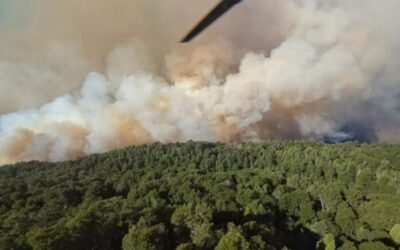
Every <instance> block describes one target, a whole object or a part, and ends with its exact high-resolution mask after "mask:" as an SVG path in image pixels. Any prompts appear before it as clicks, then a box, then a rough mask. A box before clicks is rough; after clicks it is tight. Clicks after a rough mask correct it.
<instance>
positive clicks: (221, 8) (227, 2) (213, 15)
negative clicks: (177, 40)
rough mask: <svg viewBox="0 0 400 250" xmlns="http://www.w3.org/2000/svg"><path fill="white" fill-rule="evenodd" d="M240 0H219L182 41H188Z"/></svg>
mask: <svg viewBox="0 0 400 250" xmlns="http://www.w3.org/2000/svg"><path fill="white" fill-rule="evenodd" d="M241 1H242V0H223V1H222V2H220V3H219V4H218V5H217V6H215V8H214V9H213V10H212V11H211V12H210V13H209V14H208V15H207V16H206V17H205V18H203V20H201V21H200V23H199V24H197V25H196V27H194V28H193V30H192V31H190V33H189V34H187V35H186V36H185V38H183V39H182V41H181V42H182V43H186V42H189V41H190V40H192V39H193V38H194V37H195V36H197V35H198V34H199V33H201V32H202V31H203V30H205V29H206V28H207V27H208V26H210V25H211V24H212V23H213V22H215V21H216V20H217V19H218V18H220V17H221V16H222V15H223V14H225V13H226V12H227V11H228V10H229V9H231V8H232V7H233V6H235V5H236V4H238V3H240V2H241Z"/></svg>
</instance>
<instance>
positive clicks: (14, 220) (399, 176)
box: [0, 140, 400, 250]
mask: <svg viewBox="0 0 400 250" xmlns="http://www.w3.org/2000/svg"><path fill="white" fill-rule="evenodd" d="M399 244H400V146H394V145H386V144H370V145H368V144H356V143H345V144H336V145H329V144H319V143H313V142H293V141H280V140H279V141H270V142H266V143H248V144H238V145H226V144H213V143H194V142H188V143H183V144H171V145H162V144H154V145H145V146H135V147H130V148H127V149H122V150H117V151H113V152H111V153H107V154H100V155H93V156H89V157H85V158H82V159H79V160H75V161H68V162H62V163H40V162H30V163H21V164H17V165H15V166H5V167H2V168H0V249H5V250H11V249H57V250H62V249H74V250H78V249H82V250H83V249H84V250H88V249H121V248H122V249H143V250H144V249H157V250H158V249H180V250H184V249H185V250H186V249H187V250H189V249H217V250H228V249H328V250H334V249H348V250H351V249H361V250H377V249H378V250H379V249H399V246H400V245H399Z"/></svg>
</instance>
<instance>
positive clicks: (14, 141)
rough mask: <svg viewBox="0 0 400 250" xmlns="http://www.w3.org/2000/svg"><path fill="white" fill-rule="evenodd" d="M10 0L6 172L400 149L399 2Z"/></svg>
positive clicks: (1, 84)
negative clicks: (194, 149)
mask: <svg viewBox="0 0 400 250" xmlns="http://www.w3.org/2000/svg"><path fill="white" fill-rule="evenodd" d="M216 3H217V1H216V0H202V1H182V0H164V1H148V0H114V1H109V0H86V1H78V0H57V1H54V0H32V1H18V2H17V1H14V0H0V11H1V13H0V45H1V46H0V90H1V92H0V114H1V115H0V164H6V163H13V162H17V161H27V160H49V161H59V160H65V159H71V158H75V157H78V156H82V155H85V154H91V153H97V152H104V151H107V150H111V149H114V148H118V147H124V146H127V145H134V144H143V143H151V142H162V143H168V142H176V141H187V140H190V139H191V140H202V141H222V142H241V141H255V140H264V139H271V138H290V139H292V138H296V139H315V140H324V139H325V138H354V139H358V140H360V141H389V142H399V140H400V133H399V132H400V88H399V87H400V82H399V80H400V73H399V69H400V57H399V56H397V55H398V53H400V31H398V28H397V26H398V24H399V23H400V15H398V14H397V11H398V10H399V9H400V1H398V0H381V1H376V0H353V1H345V0H343V1H342V0H329V1H326V0H325V1H323V0H303V1H300V0H280V1H278V0H247V1H243V4H241V5H239V6H237V7H235V8H234V9H233V10H232V11H231V12H230V13H228V14H227V15H226V16H224V17H223V18H222V19H221V20H219V21H218V22H217V23H215V24H214V25H213V26H212V27H211V28H210V29H208V30H207V31H206V32H204V33H202V34H201V35H200V37H197V38H196V39H195V40H194V41H193V42H192V43H190V44H179V43H177V41H179V40H180V39H181V38H182V36H183V35H185V34H186V32H187V31H188V30H189V29H190V28H192V27H193V25H194V24H196V23H197V22H198V21H199V20H200V19H201V18H202V17H203V15H204V14H206V13H207V11H208V10H210V9H211V8H212V7H213V6H214V5H215V4H216Z"/></svg>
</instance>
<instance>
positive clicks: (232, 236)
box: [215, 223, 250, 250]
mask: <svg viewBox="0 0 400 250" xmlns="http://www.w3.org/2000/svg"><path fill="white" fill-rule="evenodd" d="M226 249H231V250H247V249H250V243H249V242H248V241H247V240H246V238H245V237H244V236H243V231H242V229H241V227H240V226H239V227H237V226H235V225H234V224H233V223H230V224H228V232H227V233H226V234H225V235H224V236H222V237H221V239H220V240H219V241H218V244H217V246H216V247H215V250H226Z"/></svg>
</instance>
